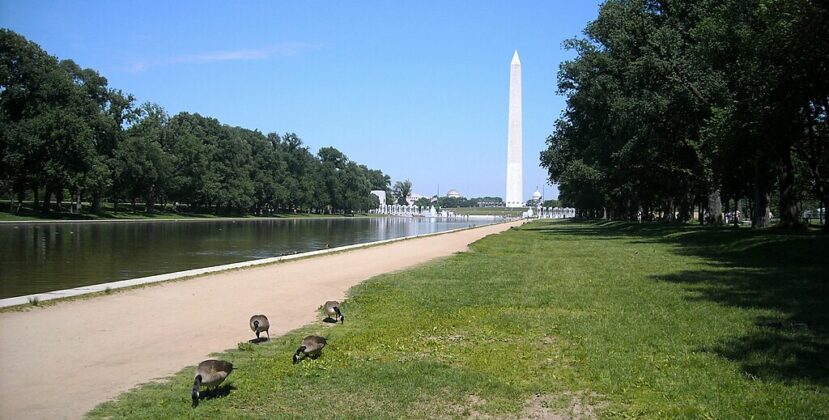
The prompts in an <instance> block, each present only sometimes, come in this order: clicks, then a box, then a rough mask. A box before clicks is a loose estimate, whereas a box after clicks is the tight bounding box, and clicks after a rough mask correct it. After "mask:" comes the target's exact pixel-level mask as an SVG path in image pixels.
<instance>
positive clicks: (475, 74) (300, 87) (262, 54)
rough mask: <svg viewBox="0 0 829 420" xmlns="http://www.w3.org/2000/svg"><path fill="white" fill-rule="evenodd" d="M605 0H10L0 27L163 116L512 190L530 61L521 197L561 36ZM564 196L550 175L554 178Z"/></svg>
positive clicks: (419, 174)
mask: <svg viewBox="0 0 829 420" xmlns="http://www.w3.org/2000/svg"><path fill="white" fill-rule="evenodd" d="M599 3H600V1H598V0H576V1H573V0H571V1H561V0H548V1H486V0H484V1H406V2H403V1H359V2H358V1H327V2H322V1H308V2H304V1H303V2H287V1H279V2H277V1H250V2H227V1H164V2H160V1H159V2H155V1H142V2H131V1H130V2H116V1H29V0H27V1H12V0H0V26H2V27H4V28H9V29H12V30H14V31H16V32H18V33H20V34H22V35H23V36H25V37H27V38H28V39H30V40H32V41H34V42H36V43H38V44H39V45H40V46H41V47H42V48H43V49H45V50H46V51H48V52H49V53H50V54H52V55H55V56H57V57H58V58H60V59H66V58H70V59H73V60H75V61H76V62H77V63H78V64H79V65H81V66H83V67H91V68H94V69H96V70H98V71H99V72H100V73H101V74H102V75H103V76H105V77H106V78H107V79H108V80H109V84H110V86H111V87H115V88H118V89H121V90H123V91H125V92H127V93H132V94H133V95H135V97H136V98H137V100H138V101H139V102H145V101H151V102H155V103H158V104H159V105H161V106H163V107H164V108H165V109H166V110H167V112H168V113H170V114H171V115H174V114H176V113H178V112H182V111H186V112H197V113H199V114H202V115H206V116H211V117H215V118H217V119H218V120H219V121H221V122H222V123H225V124H229V125H236V126H242V127H245V128H250V129H258V130H260V131H262V132H265V133H267V132H278V133H284V132H295V133H297V134H298V135H299V136H300V137H301V138H302V139H303V141H304V142H305V144H306V145H308V146H309V147H310V148H311V150H312V151H313V152H314V153H316V151H317V150H318V149H319V148H320V147H326V146H333V147H336V148H337V149H339V150H340V151H342V152H343V153H345V154H346V155H347V156H348V157H349V158H350V159H352V160H355V161H357V162H359V163H362V164H366V165H368V166H369V167H370V168H376V169H381V170H383V172H385V173H387V174H389V175H390V176H391V177H392V180H393V181H398V180H403V179H406V178H408V179H410V180H411V181H412V183H413V189H414V191H415V192H417V193H420V194H424V195H431V194H435V193H436V192H437V188H438V185H440V193H441V195H444V194H445V193H446V191H447V190H448V189H450V188H454V189H457V190H459V191H460V192H461V193H462V194H463V195H465V196H467V197H477V196H484V195H493V196H500V197H504V195H505V183H506V150H507V105H508V95H509V63H510V60H511V58H512V54H513V51H514V50H518V52H519V55H520V56H521V62H522V66H523V108H524V115H523V119H524V151H523V152H524V196H525V199H527V198H529V197H530V195H531V194H532V192H533V191H534V190H535V187H536V186H538V187H539V189H541V188H542V184H544V182H545V179H546V173H545V171H544V170H543V169H542V168H540V167H539V165H538V162H539V152H540V151H541V150H543V149H544V147H545V145H544V140H545V139H546V137H547V136H548V135H549V134H550V133H551V132H552V129H553V122H554V121H555V119H556V118H557V117H558V116H559V115H560V114H561V111H562V109H563V107H564V99H563V98H562V97H559V96H557V95H556V74H557V72H558V66H559V64H560V63H561V62H562V61H563V60H566V59H568V58H571V57H572V56H573V53H572V52H569V51H564V50H563V49H562V47H561V43H562V41H564V40H565V39H567V38H572V37H575V36H580V35H581V31H582V29H583V28H584V26H585V25H586V24H587V22H589V21H590V20H592V19H593V18H595V16H596V13H597V10H598V4H599ZM545 192H546V195H547V198H556V196H557V191H555V189H554V187H552V186H549V185H548V186H547V187H546V188H545Z"/></svg>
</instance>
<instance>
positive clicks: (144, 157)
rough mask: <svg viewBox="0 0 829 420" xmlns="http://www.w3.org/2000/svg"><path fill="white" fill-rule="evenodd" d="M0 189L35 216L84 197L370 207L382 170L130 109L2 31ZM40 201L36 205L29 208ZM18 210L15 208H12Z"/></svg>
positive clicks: (213, 123)
mask: <svg viewBox="0 0 829 420" xmlns="http://www.w3.org/2000/svg"><path fill="white" fill-rule="evenodd" d="M0 156H1V157H2V162H1V163H2V165H0V187H2V188H3V190H4V191H5V192H7V193H8V195H9V197H10V201H11V206H12V209H14V207H15V199H16V200H17V201H18V203H19V202H21V201H22V200H24V199H27V198H33V199H34V202H35V206H36V207H38V206H40V207H41V210H42V211H44V212H48V211H50V209H51V208H52V207H51V206H52V201H53V198H54V205H55V206H56V207H57V208H61V203H62V201H63V200H64V197H66V196H68V197H71V200H70V201H71V202H72V208H71V209H72V210H73V211H80V210H81V206H82V203H83V202H84V200H85V199H86V200H88V201H91V203H92V206H91V210H92V211H94V212H97V211H98V210H99V209H100V203H101V201H102V200H104V199H108V200H110V201H114V202H116V203H117V202H119V201H121V202H131V203H133V204H134V203H136V202H141V203H143V205H144V206H145V207H146V210H147V211H153V209H154V207H155V206H156V205H158V204H159V203H160V204H173V205H174V206H175V207H176V208H178V207H179V206H186V207H187V208H189V209H192V210H199V211H206V212H213V213H234V214H270V213H273V212H276V211H314V212H329V213H333V212H355V211H366V210H369V209H372V208H376V207H377V205H379V203H378V202H377V198H376V196H373V195H371V194H370V191H371V190H372V189H383V190H387V191H388V190H389V189H390V184H391V179H390V178H389V176H387V175H385V174H384V173H383V172H382V171H380V170H377V169H369V168H368V167H366V166H365V165H360V164H358V163H357V162H353V161H351V160H350V159H348V157H347V156H346V155H345V154H343V153H342V152H340V151H339V150H337V149H335V148H333V147H324V148H321V149H320V150H319V152H318V153H317V154H316V155H314V154H312V153H311V152H310V151H309V150H308V148H307V147H306V146H304V145H303V143H302V140H301V139H300V138H299V137H298V136H297V135H296V134H294V133H287V134H284V135H278V134H276V133H269V134H263V133H261V132H259V131H257V130H249V129H245V128H241V127H231V126H228V125H225V124H222V123H220V122H219V121H218V120H216V119H215V118H209V117H204V116H201V115H199V114H194V113H187V112H182V113H179V114H177V115H174V116H172V117H171V116H169V115H168V114H167V113H166V111H165V110H164V109H163V108H162V107H161V106H159V105H157V104H153V103H145V104H142V105H139V106H137V105H136V104H135V99H134V98H133V97H132V96H131V95H128V94H124V93H123V92H121V91H120V90H117V89H113V88H110V87H109V86H108V83H107V80H106V78H104V77H103V76H101V75H100V74H98V72H96V71H95V70H92V69H82V68H81V67H79V66H78V65H77V64H75V63H74V62H72V61H71V60H63V61H60V60H58V59H57V58H55V57H53V56H51V55H49V54H48V53H46V52H45V51H43V50H42V49H41V48H40V47H39V46H38V45H37V44H35V43H32V42H30V41H28V40H26V39H25V38H24V37H22V36H20V35H18V34H16V33H14V32H12V31H9V30H6V29H0ZM41 198H42V204H38V203H39V202H40V200H41ZM18 208H19V207H18Z"/></svg>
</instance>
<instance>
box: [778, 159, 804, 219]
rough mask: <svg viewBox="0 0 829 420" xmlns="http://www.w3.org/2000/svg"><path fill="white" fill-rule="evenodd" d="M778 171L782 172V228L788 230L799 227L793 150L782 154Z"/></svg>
mask: <svg viewBox="0 0 829 420" xmlns="http://www.w3.org/2000/svg"><path fill="white" fill-rule="evenodd" d="M778 169H779V171H780V226H781V227H783V228H788V229H791V228H795V227H799V226H800V220H798V217H797V196H796V194H795V188H794V164H793V163H792V152H791V149H788V148H787V149H786V150H785V151H783V153H782V154H781V156H780V166H779V167H778Z"/></svg>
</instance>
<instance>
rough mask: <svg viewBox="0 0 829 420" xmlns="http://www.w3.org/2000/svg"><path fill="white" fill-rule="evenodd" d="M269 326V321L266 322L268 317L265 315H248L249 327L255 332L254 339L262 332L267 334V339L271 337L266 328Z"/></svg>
mask: <svg viewBox="0 0 829 420" xmlns="http://www.w3.org/2000/svg"><path fill="white" fill-rule="evenodd" d="M270 328H271V323H270V322H268V317H266V316H265V315H254V316H252V317H250V329H251V331H253V332H255V333H256V339H257V340H258V339H259V333H261V332H264V333H265V334H267V335H268V340H270V339H271V333H269V332H268V329H270Z"/></svg>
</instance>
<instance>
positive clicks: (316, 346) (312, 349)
mask: <svg viewBox="0 0 829 420" xmlns="http://www.w3.org/2000/svg"><path fill="white" fill-rule="evenodd" d="M325 344H326V341H325V337H320V336H318V335H309V336H308V337H305V338H304V339H303V340H302V344H300V346H299V348H298V349H296V353H294V358H293V359H294V364H297V363H299V362H300V361H301V360H302V359H304V358H306V357H311V358H314V359H316V358H317V357H319V355H320V352H321V351H322V348H323V347H325ZM300 353H301V354H302V357H300Z"/></svg>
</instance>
